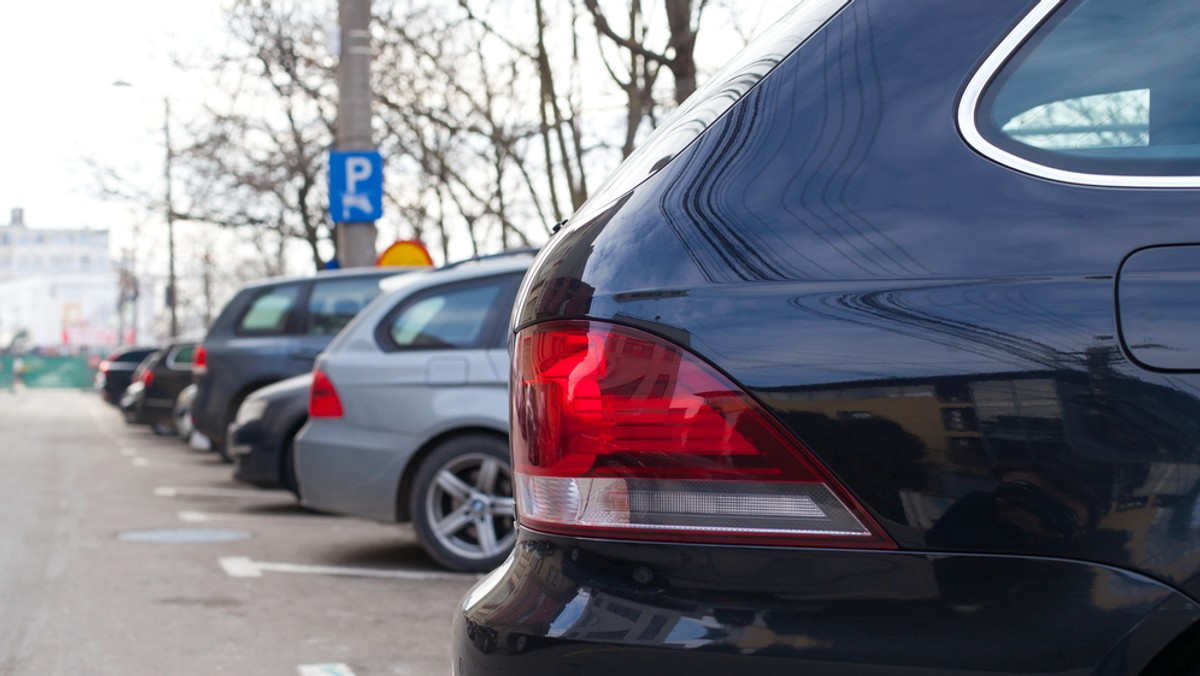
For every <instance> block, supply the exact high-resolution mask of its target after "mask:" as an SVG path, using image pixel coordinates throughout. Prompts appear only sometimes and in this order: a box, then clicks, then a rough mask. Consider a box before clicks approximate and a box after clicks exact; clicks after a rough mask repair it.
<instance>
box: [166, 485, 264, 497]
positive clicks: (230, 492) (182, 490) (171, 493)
mask: <svg viewBox="0 0 1200 676" xmlns="http://www.w3.org/2000/svg"><path fill="white" fill-rule="evenodd" d="M281 492H282V491H266V490H258V489H249V488H206V487H204V486H159V487H158V488H155V489H154V494H155V495H157V496H158V497H160V498H175V497H180V496H189V495H191V496H197V497H206V498H271V497H274V496H275V495H276V494H278V493H281Z"/></svg>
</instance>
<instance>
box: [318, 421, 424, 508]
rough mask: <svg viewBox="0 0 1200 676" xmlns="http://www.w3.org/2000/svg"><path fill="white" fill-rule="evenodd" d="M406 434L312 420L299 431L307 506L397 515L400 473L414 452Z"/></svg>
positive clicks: (341, 422) (402, 472)
mask: <svg viewBox="0 0 1200 676" xmlns="http://www.w3.org/2000/svg"><path fill="white" fill-rule="evenodd" d="M411 448H412V442H411V440H410V439H407V438H405V437H398V436H396V435H394V434H389V433H386V432H381V431H377V430H368V429H363V428H361V427H356V426H353V425H349V424H347V423H346V422H345V421H343V420H328V419H321V420H310V421H309V423H308V425H307V426H306V427H305V428H304V429H303V430H302V431H301V433H300V436H298V437H296V443H295V454H296V478H297V481H298V482H299V484H300V496H301V502H302V503H303V504H304V506H306V507H310V508H312V509H315V510H318V511H321V512H329V513H332V514H346V515H349V516H359V517H364V518H368V519H375V520H377V521H396V520H397V517H398V511H397V495H398V493H399V489H400V478H401V477H402V476H403V475H404V469H405V468H406V467H407V466H408V461H409V459H410V457H411V455H412V453H411V451H407V450H403V449H411Z"/></svg>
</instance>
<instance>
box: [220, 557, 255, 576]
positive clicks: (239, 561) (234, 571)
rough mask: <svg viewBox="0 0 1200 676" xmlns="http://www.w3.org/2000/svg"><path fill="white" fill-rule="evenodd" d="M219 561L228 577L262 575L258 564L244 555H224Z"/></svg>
mask: <svg viewBox="0 0 1200 676" xmlns="http://www.w3.org/2000/svg"><path fill="white" fill-rule="evenodd" d="M219 563H220V564H221V568H224V569H225V574H226V575H228V576H229V577H262V571H261V570H259V569H258V565H257V564H255V563H254V562H253V561H251V560H250V559H248V558H246V557H244V556H225V557H222V558H221V559H220V560H219Z"/></svg>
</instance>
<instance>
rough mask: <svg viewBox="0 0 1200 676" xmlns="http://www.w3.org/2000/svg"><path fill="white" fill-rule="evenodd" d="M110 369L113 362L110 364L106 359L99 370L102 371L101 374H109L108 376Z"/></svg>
mask: <svg viewBox="0 0 1200 676" xmlns="http://www.w3.org/2000/svg"><path fill="white" fill-rule="evenodd" d="M110 367H112V362H110V361H109V360H107V359H105V360H104V361H102V362H100V366H99V369H100V372H101V373H103V374H106V375H107V374H108V369H109V368H110Z"/></svg>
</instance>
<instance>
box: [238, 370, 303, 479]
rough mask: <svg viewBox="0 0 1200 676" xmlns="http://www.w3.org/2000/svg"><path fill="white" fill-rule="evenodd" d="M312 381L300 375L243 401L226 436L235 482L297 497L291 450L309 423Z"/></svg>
mask: <svg viewBox="0 0 1200 676" xmlns="http://www.w3.org/2000/svg"><path fill="white" fill-rule="evenodd" d="M312 379H313V377H312V373H303V374H301V375H298V376H294V377H291V378H288V379H286V380H281V381H279V382H277V383H274V384H272V385H268V386H266V387H264V388H262V389H260V390H255V391H254V392H252V393H251V394H250V396H248V397H246V399H245V400H243V401H242V405H241V406H240V407H238V411H237V415H236V416H235V417H234V421H233V424H231V425H230V426H229V432H228V434H227V436H226V448H227V449H228V451H229V455H230V456H231V457H232V458H233V461H234V463H235V464H236V465H237V467H236V468H235V469H234V471H233V478H234V479H237V480H238V481H244V482H246V483H249V484H253V485H255V486H259V487H261V488H279V487H283V488H286V489H288V490H289V491H291V492H292V493H293V494H295V495H299V494H300V491H299V486H298V485H297V483H296V468H295V466H294V464H293V459H292V458H293V456H292V452H291V446H292V442H294V441H295V439H296V433H297V432H299V431H300V428H301V427H303V426H304V423H305V421H307V420H308V398H309V391H310V390H311V389H312Z"/></svg>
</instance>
